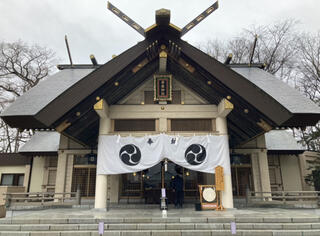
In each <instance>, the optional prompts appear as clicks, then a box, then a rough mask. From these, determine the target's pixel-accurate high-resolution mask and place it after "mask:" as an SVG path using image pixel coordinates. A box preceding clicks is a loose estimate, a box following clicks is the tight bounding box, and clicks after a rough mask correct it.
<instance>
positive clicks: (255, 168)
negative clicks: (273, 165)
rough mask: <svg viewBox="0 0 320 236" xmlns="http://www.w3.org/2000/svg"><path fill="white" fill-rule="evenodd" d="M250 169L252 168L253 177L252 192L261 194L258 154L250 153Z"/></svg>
mask: <svg viewBox="0 0 320 236" xmlns="http://www.w3.org/2000/svg"><path fill="white" fill-rule="evenodd" d="M251 168H252V175H253V185H254V191H255V192H262V190H261V180H260V168H259V155H258V153H251Z"/></svg>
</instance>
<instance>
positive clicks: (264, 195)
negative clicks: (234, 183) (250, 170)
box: [246, 189, 320, 204]
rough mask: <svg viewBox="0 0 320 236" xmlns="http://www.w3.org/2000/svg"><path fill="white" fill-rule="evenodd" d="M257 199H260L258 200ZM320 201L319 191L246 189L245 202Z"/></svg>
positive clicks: (284, 202)
mask: <svg viewBox="0 0 320 236" xmlns="http://www.w3.org/2000/svg"><path fill="white" fill-rule="evenodd" d="M258 200H261V201H260V202H259V201H258ZM311 200H313V201H317V202H320V191H271V192H255V191H250V190H249V189H247V190H246V203H247V204H249V203H253V202H254V203H265V204H266V203H281V204H290V203H297V202H303V201H311Z"/></svg>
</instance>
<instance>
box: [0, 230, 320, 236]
mask: <svg viewBox="0 0 320 236" xmlns="http://www.w3.org/2000/svg"><path fill="white" fill-rule="evenodd" d="M43 235H48V236H100V235H99V234H98V232H97V231H92V230H91V231H76V232H72V231H70V232H60V231H51V232H48V231H28V232H18V231H15V232H13V231H1V232H0V236H43ZM194 235H197V236H230V235H231V232H230V230H202V231H199V230H167V231H164V230H139V231H105V232H104V234H103V236H194ZM233 235H237V236H319V235H320V230H303V231H301V230H286V231H279V230H274V231H273V230H237V234H233Z"/></svg>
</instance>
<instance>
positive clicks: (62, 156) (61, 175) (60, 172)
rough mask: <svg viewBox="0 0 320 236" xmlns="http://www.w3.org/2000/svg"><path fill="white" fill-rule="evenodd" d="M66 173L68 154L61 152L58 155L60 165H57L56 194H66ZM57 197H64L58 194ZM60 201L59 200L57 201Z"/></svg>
mask: <svg viewBox="0 0 320 236" xmlns="http://www.w3.org/2000/svg"><path fill="white" fill-rule="evenodd" d="M66 171H67V154H66V153H65V152H64V151H63V150H61V151H59V153H58V165H57V177H56V186H55V192H56V193H63V192H65V183H66ZM56 197H62V196H61V195H60V194H57V195H56ZM55 201H58V199H55Z"/></svg>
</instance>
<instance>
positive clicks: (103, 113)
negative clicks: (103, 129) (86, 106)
mask: <svg viewBox="0 0 320 236" xmlns="http://www.w3.org/2000/svg"><path fill="white" fill-rule="evenodd" d="M93 109H94V110H95V111H96V112H97V114H98V115H99V116H100V118H107V117H108V116H109V106H108V104H107V102H106V101H105V100H104V99H101V100H99V101H98V102H97V103H96V104H94V106H93Z"/></svg>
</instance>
